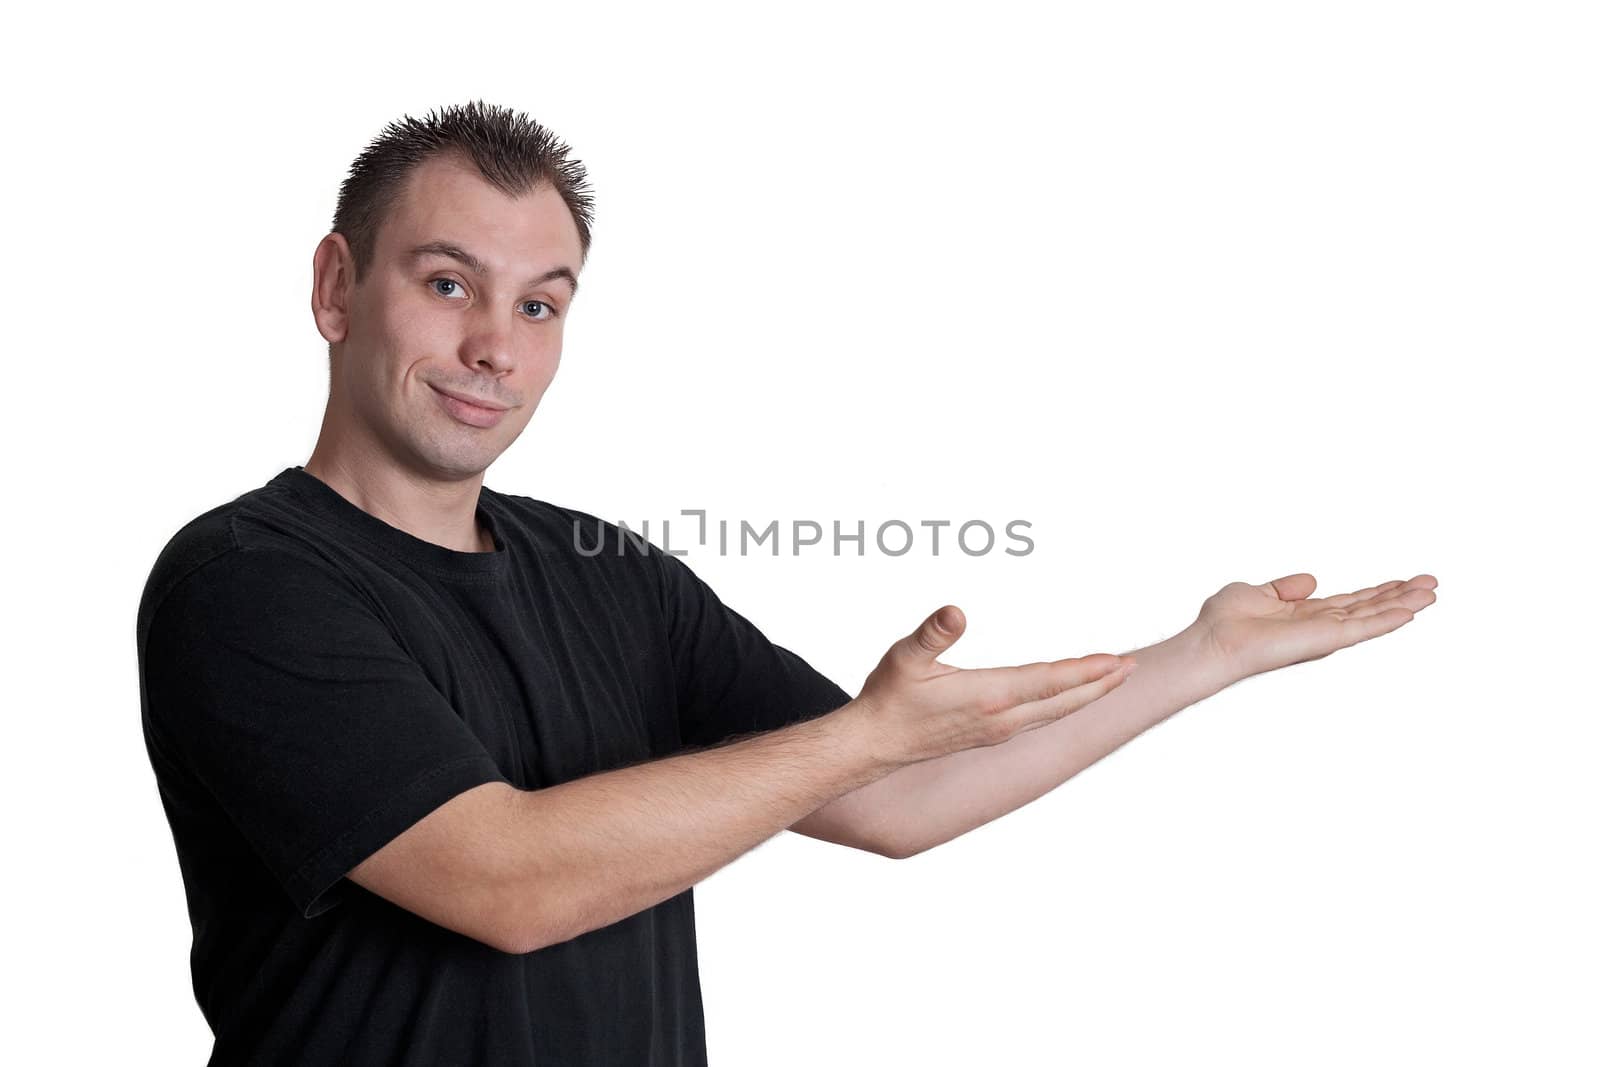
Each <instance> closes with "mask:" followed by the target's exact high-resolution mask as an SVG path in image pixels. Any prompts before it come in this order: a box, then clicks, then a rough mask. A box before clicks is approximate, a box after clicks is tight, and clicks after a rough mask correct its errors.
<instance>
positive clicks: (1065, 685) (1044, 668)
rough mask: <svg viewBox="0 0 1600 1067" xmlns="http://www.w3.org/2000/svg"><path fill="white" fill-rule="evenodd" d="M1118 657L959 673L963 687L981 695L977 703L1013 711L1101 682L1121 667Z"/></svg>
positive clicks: (1103, 654) (1099, 655)
mask: <svg viewBox="0 0 1600 1067" xmlns="http://www.w3.org/2000/svg"><path fill="white" fill-rule="evenodd" d="M1123 662H1124V661H1123V659H1122V657H1120V656H1113V655H1111V654H1110V653H1109V652H1097V653H1095V654H1093V655H1090V656H1082V657H1079V658H1077V659H1058V660H1050V661H1048V662H1044V663H1024V664H1021V665H1020V666H1016V667H979V668H974V669H972V670H965V671H962V672H961V680H962V682H963V684H965V685H969V686H971V687H972V688H973V690H974V692H975V694H981V696H980V697H979V702H980V703H983V704H987V705H990V706H994V707H1002V708H1012V707H1016V706H1017V705H1018V704H1025V703H1027V702H1029V701H1033V700H1047V699H1049V698H1050V697H1053V696H1056V695H1058V694H1060V693H1063V692H1065V691H1067V690H1069V689H1073V688H1075V687H1077V686H1080V685H1083V684H1084V683H1085V682H1092V681H1094V680H1095V679H1097V678H1101V677H1103V676H1105V675H1107V674H1109V673H1111V672H1112V671H1114V670H1116V669H1117V668H1118V667H1119V666H1121V665H1122V663H1123Z"/></svg>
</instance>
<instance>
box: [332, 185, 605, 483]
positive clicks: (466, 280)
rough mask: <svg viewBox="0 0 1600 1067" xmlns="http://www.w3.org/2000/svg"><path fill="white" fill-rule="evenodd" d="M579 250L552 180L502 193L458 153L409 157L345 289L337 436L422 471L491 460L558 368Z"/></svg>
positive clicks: (457, 470)
mask: <svg viewBox="0 0 1600 1067" xmlns="http://www.w3.org/2000/svg"><path fill="white" fill-rule="evenodd" d="M450 249H454V250H456V251H457V253H458V255H452V254H451V251H450ZM460 255H464V256H466V257H470V258H471V259H472V260H474V261H475V263H468V262H463V261H462V259H461V258H459V256H460ZM581 256H582V245H581V243H580V240H579V236H578V227H577V224H576V223H575V222H574V221H573V218H572V214H571V212H570V211H569V210H568V208H567V205H566V203H565V202H564V201H563V200H562V199H561V196H560V194H559V193H557V192H556V191H555V190H554V189H553V188H551V187H550V186H548V185H540V186H539V187H537V188H536V189H535V190H533V191H532V192H530V193H528V194H527V195H525V196H522V197H518V198H511V197H507V196H506V195H505V194H503V193H501V192H500V191H499V190H498V189H496V188H494V187H493V186H492V185H489V184H488V183H487V182H485V181H484V180H483V179H482V178H481V177H479V176H478V174H477V172H476V171H475V170H473V169H471V167H470V165H467V164H462V163H458V162H456V161H454V160H451V159H443V158H435V159H430V160H428V161H427V162H425V163H423V164H421V165H420V166H419V167H417V168H416V170H414V171H413V172H412V174H411V175H410V178H409V181H408V183H407V185H406V188H405V190H404V191H403V193H402V195H401V196H400V198H399V200H398V201H397V203H396V204H395V206H394V208H393V209H392V210H391V212H390V214H389V215H388V216H387V217H386V218H385V219H384V220H383V223H382V224H381V226H380V227H379V232H378V240H377V247H376V249H375V252H374V256H373V262H372V264H371V266H370V268H369V271H368V273H367V275H366V277H364V278H363V279H362V281H361V284H360V285H359V286H356V287H355V288H354V289H353V290H352V291H351V292H350V296H349V317H348V321H347V332H346V333H345V336H344V338H343V340H342V342H341V346H342V347H341V348H340V349H339V350H338V352H337V356H338V359H336V361H335V366H334V374H335V376H336V379H337V382H336V385H335V388H334V391H333V392H334V397H335V404H336V411H335V417H337V418H339V419H342V420H350V422H351V423H352V424H351V425H347V426H345V427H344V431H345V432H344V433H343V434H341V437H342V438H343V439H345V440H346V441H347V442H349V443H352V444H355V445H356V447H359V448H361V449H363V450H366V449H370V448H377V449H379V450H381V452H382V453H383V455H382V456H372V457H368V458H370V459H371V460H373V461H384V460H387V461H390V462H397V463H399V464H400V465H401V466H404V467H407V468H411V469H413V470H416V471H417V472H419V473H421V474H423V475H424V476H426V477H432V478H439V479H446V480H451V479H460V478H465V477H471V476H473V475H477V474H480V473H481V472H482V471H484V470H485V469H486V468H488V466H489V464H490V463H492V462H493V461H494V460H495V458H496V457H498V456H499V455H500V453H502V452H504V451H505V450H506V449H507V448H509V447H510V445H511V442H513V441H515V440H516V439H517V436H518V435H519V434H521V433H522V430H523V428H524V427H525V426H527V425H528V420H529V419H530V418H531V417H532V416H533V412H534V409H535V408H537V407H538V405H539V400H540V398H541V397H542V396H543V395H544V391H545V389H546V388H547V387H548V386H549V384H550V381H551V379H553V378H554V377H555V373H556V367H557V366H558V365H559V364H560V362H561V332H562V327H563V326H564V324H565V322H566V315H567V313H568V311H569V310H570V307H571V303H572V296H573V292H574V288H575V284H576V283H575V281H574V280H572V279H569V277H568V276H567V275H569V274H570V275H576V273H577V272H578V271H579V270H580V269H581V267H582V259H581ZM450 393H453V394H455V395H456V396H458V397H462V398H468V399H476V400H479V401H481V402H482V403H483V404H487V405H492V406H495V407H500V408H504V409H505V410H503V411H489V410H485V409H484V408H483V407H477V406H469V405H467V404H463V403H461V402H460V401H458V400H455V399H451V398H450V397H449V396H447V395H446V394H450Z"/></svg>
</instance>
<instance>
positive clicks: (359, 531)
mask: <svg viewBox="0 0 1600 1067" xmlns="http://www.w3.org/2000/svg"><path fill="white" fill-rule="evenodd" d="M477 516H478V521H479V522H480V523H481V524H482V525H483V526H484V528H486V529H487V530H489V531H490V532H491V533H492V534H493V538H494V543H495V550H494V551H492V552H458V551H455V550H453V549H449V548H445V547H444V546H441V545H435V544H432V543H431V542H428V541H424V540H422V539H420V538H417V537H414V536H412V535H411V534H408V533H406V532H405V531H403V530H401V529H399V528H397V527H394V526H390V525H389V524H388V523H386V522H383V521H382V520H380V519H378V518H377V517H376V516H373V515H371V514H369V513H367V512H365V511H363V510H362V509H360V508H358V507H356V506H355V505H354V504H352V503H350V502H349V501H347V500H345V499H344V497H342V496H340V495H339V494H338V493H337V492H335V491H334V490H333V489H332V488H331V487H329V486H328V485H326V484H325V483H323V482H322V481H320V480H319V479H317V478H316V477H315V476H313V475H311V474H310V473H308V472H307V471H305V470H304V469H303V468H302V467H298V466H295V467H289V468H287V469H285V470H284V471H283V472H282V473H280V474H278V475H277V476H276V477H274V478H273V479H272V480H271V481H269V482H268V483H267V484H266V485H264V486H262V487H260V488H258V489H255V490H252V491H250V492H247V493H245V494H243V495H241V496H239V497H238V498H236V499H234V500H233V501H231V502H229V503H227V504H224V505H222V506H220V507H217V508H214V509H212V510H211V511H208V512H206V513H205V514H203V515H200V516H199V517H197V518H196V519H194V520H193V521H191V522H190V523H188V524H187V525H185V526H184V527H183V528H182V529H181V530H179V531H178V533H177V534H175V535H174V536H173V538H172V539H171V541H169V542H168V543H167V545H166V547H165V548H164V549H163V550H162V552H161V554H160V556H159V557H158V559H157V560H156V563H155V566H154V568H153V570H152V572H151V574H150V577H149V581H148V583H147V584H146V586H145V590H144V596H143V599H142V600H141V602H140V605H139V617H138V643H139V671H140V700H141V704H142V707H143V724H144V736H145V741H146V746H147V749H148V752H149V755H150V760H151V764H152V766H153V768H154V770H155V777H156V783H157V786H158V788H159V792H160V798H161V803H162V806H163V808H164V809H165V812H166V815H167V819H168V821H169V822H170V824H171V827H172V834H173V840H174V843H175V845H176V847H177V855H178V862H179V866H180V869H181V871H182V875H183V882H184V889H185V894H186V896H187V900H188V912H189V919H190V923H191V925H192V927H193V931H194V941H193V946H192V950H191V953H190V965H191V969H192V973H193V980H194V993H195V997H196V999H197V1000H198V1002H199V1005H200V1010H201V1012H202V1013H203V1014H204V1016H205V1019H206V1021H207V1023H209V1024H210V1026H211V1029H212V1031H213V1033H214V1034H215V1037H216V1043H215V1046H214V1049H213V1053H212V1058H211V1063H213V1064H223V1063H230V1064H231V1063H246V1062H249V1063H257V1062H260V1063H295V1064H304V1065H313V1064H324V1063H329V1064H331V1063H339V1064H346V1065H356V1064H386V1065H393V1064H444V1063H449V1064H518V1065H532V1064H538V1065H541V1067H552V1065H561V1067H580V1065H587V1064H607V1065H622V1067H632V1065H646V1064H649V1065H655V1067H677V1065H690V1064H704V1063H705V1058H706V1053H705V1029H704V1025H705V1024H704V1017H703V1014H702V1008H701V1000H700V981H699V972H698V966H697V958H696V953H695V931H694V895H693V890H692V889H691V890H685V891H684V892H682V893H680V894H678V895H677V896H675V897H672V898H671V899H668V900H665V901H663V902H661V903H660V904H657V905H656V906H654V907H652V908H648V909H646V910H645V911H642V912H639V913H638V914H635V915H632V916H629V917H628V918H626V919H623V920H621V921H619V922H616V923H612V924H611V925H609V926H605V927H602V928H600V929H597V930H592V931H589V932H588V933H585V934H582V935H580V936H578V937H574V938H572V939H570V940H568V941H564V942H561V943H559V944H555V945H550V946H548V947H546V948H542V949H540V950H538V951H535V952H529V953H525V954H511V953H505V952H501V951H499V950H498V949H495V948H492V947H490V946H488V945H486V944H483V943H482V942H479V941H476V940H474V939H472V938H470V937H467V936H465V935H462V934H458V933H455V932H454V931H451V930H448V929H446V928H444V927H441V926H438V925H436V924H434V923H431V922H429V921H428V920H426V919H423V918H421V917H420V916H417V915H415V914H413V913H411V912H409V911H406V910H405V909H403V908H400V907H399V906H397V905H395V904H392V903H390V902H389V901H387V900H385V899H384V898H382V897H380V896H378V895H376V894H374V893H370V892H368V891H366V890H365V889H362V888H361V887H360V886H358V885H356V884H355V883H354V882H351V881H349V880H348V879H346V878H345V877H344V875H345V874H346V873H347V872H348V871H350V869H351V868H353V867H355V866H356V865H357V864H359V863H360V862H361V861H362V860H364V859H366V858H367V857H368V856H370V855H372V854H373V853H374V852H375V851H377V850H378V849H379V848H380V847H382V846H383V845H384V844H386V843H387V842H389V841H390V840H392V839H393V838H394V837H395V836H396V835H398V834H399V833H400V832H401V831H403V830H405V829H406V828H407V827H409V826H411V825H412V824H413V823H415V822H416V821H417V820H419V819H420V818H422V817H423V816H424V815H427V814H428V813H429V812H431V811H433V810H434V809H435V808H437V807H439V806H440V805H441V804H443V803H444V802H445V801H447V800H449V799H450V798H452V797H454V796H456V795H457V794H459V793H461V792H462V791H464V790H466V789H469V788H471V787H473V786H477V785H481V784H483V783H485V782H491V781H507V782H510V783H512V784H513V785H515V786H518V787H519V788H522V789H539V788H543V787H546V786H551V785H556V784H558V783H560V782H565V781H569V780H571V779H574V778H580V777H583V776H585V775H589V774H593V773H595V772H598V771H604V770H609V769H613V768H616V767H620V766H625V765H629V764H633V763H640V762H644V761H647V760H652V759H657V758H660V757H663V756H667V755H671V754H672V753H674V752H679V751H682V750H684V749H685V748H693V747H701V746H707V745H711V744H715V743H717V742H719V741H722V740H725V739H728V738H730V737H735V736H739V735H744V734H750V733H755V732H759V731H764V730H770V729H775V728H777V727H780V726H784V725H787V724H789V723H793V722H798V721H800V720H802V719H807V718H811V717H814V716H816V715H820V714H823V713H825V712H827V711H831V710H832V709H834V708H837V707H839V706H841V705H843V704H844V703H846V702H848V700H849V699H850V698H849V696H848V695H847V694H846V693H845V692H844V690H842V689H840V688H839V687H838V686H837V685H835V684H834V683H833V682H831V681H829V680H828V679H827V678H826V677H824V676H823V675H821V674H819V673H818V672H817V671H815V670H814V669H812V668H811V667H810V666H809V665H808V664H807V663H806V662H805V661H804V660H803V659H801V658H800V657H799V656H797V655H795V654H794V653H793V652H790V651H789V650H787V649H785V648H782V647H780V646H778V645H775V644H773V643H772V642H771V641H769V640H768V639H767V638H765V637H764V636H763V635H762V634H761V632H760V631H759V630H758V629H757V628H756V627H755V626H754V625H752V624H751V623H750V622H749V621H748V620H747V619H745V618H744V617H743V616H741V615H740V614H738V613H737V612H735V611H733V610H731V609H729V608H728V607H726V606H725V605H723V604H722V602H721V601H720V600H719V599H718V598H717V596H716V594H715V593H713V592H712V591H711V589H710V588H709V587H708V586H707V585H705V584H704V583H703V582H702V581H701V580H700V579H698V578H697V577H696V576H695V575H694V573H693V572H692V571H691V570H690V569H689V567H688V566H687V565H686V564H685V563H684V562H683V561H682V560H681V559H679V558H678V557H676V556H673V555H671V554H668V553H666V552H663V551H662V550H660V549H659V548H657V547H656V546H654V545H651V544H649V543H648V542H645V541H642V540H640V539H638V538H637V537H635V536H633V535H630V534H628V533H627V532H626V531H623V530H622V529H621V528H620V527H618V526H615V525H612V524H610V523H605V522H602V521H601V520H599V519H597V518H596V517H594V516H592V515H589V514H587V513H585V512H581V511H576V510H573V509H569V508H563V507H559V506H557V505H554V504H550V503H546V502H544V501H540V500H536V499H533V498H531V497H525V496H515V495H511V494H506V493H498V492H495V491H493V490H491V489H489V488H487V487H484V488H482V490H481V491H480V494H479V501H478V511H477ZM574 524H576V532H575V525H574ZM597 549H598V551H596V550H597Z"/></svg>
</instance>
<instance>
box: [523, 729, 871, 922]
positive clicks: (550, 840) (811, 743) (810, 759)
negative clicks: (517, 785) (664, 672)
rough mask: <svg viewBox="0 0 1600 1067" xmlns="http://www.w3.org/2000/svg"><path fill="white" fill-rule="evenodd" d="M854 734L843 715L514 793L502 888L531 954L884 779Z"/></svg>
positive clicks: (666, 891) (692, 878)
mask: <svg viewBox="0 0 1600 1067" xmlns="http://www.w3.org/2000/svg"><path fill="white" fill-rule="evenodd" d="M859 725H860V723H859V721H858V713H857V711H856V710H855V708H854V706H853V705H846V706H845V707H844V708H840V709H838V710H836V711H833V712H829V713H828V714H826V715H822V716H819V717H818V718H815V719H811V720H808V721H806V722H801V723H796V724H795V725H793V726H788V727H784V728H782V729H779V730H773V731H770V732H767V733H762V734H758V735H756V736H754V737H751V738H748V739H746V740H742V741H737V742H733V743H726V744H723V745H721V746H718V747H715V748H710V749H704V750H699V751H694V752H687V753H681V754H679V755H675V756H671V757H668V758H665V759H660V760H656V761H653V762H650V763H643V764H636V765H634V766H630V767H623V768H619V769H617V770H613V771H606V772H603V773H600V774H593V775H590V776H588V777H585V778H580V779H576V780H574V781H570V782H563V783H562V784H560V785H556V786H551V787H549V788H545V789H539V790H531V791H523V792H521V793H520V794H519V796H518V797H517V798H516V800H517V805H518V812H517V815H516V818H515V823H514V825H515V831H514V834H513V841H514V847H515V852H516V863H515V865H514V867H513V868H512V870H513V872H514V874H513V884H514V886H515V891H516V894H517V899H518V902H519V903H520V904H522V905H523V906H524V907H525V909H526V914H527V921H526V922H524V923H522V929H524V930H525V931H528V936H529V939H530V940H531V942H532V944H533V947H535V948H539V947H543V946H545V945H550V944H555V943H557V942H561V941H565V940H567V939H569V938H572V937H576V936H578V935H579V934H581V933H585V932H587V931H589V930H594V929H597V928H599V927H602V926H606V925H609V924H610V923H613V922H616V921H618V920H620V919H623V918H625V917H627V916H629V915H633V914H635V913H636V912H640V911H643V910H644V909H646V908H649V907H651V906H653V905H655V904H658V903H660V902H661V901H663V900H666V899H668V898H670V897H673V896H675V895H677V894H678V893H681V892H682V891H683V890H685V889H687V888H689V887H690V886H692V885H694V884H695V883H697V882H699V881H701V880H703V879H705V878H706V877H707V876H709V875H711V874H712V873H713V872H715V871H717V870H718V869H720V868H721V867H723V866H725V865H726V864H728V863H730V862H732V861H733V860H734V859H736V858H737V857H739V856H740V855H742V854H743V853H745V852H747V851H749V850H750V849H752V848H754V847H755V846H756V845H758V844H760V843H761V842H763V841H765V840H767V839H768V838H770V837H772V836H774V835H776V834H777V833H779V832H780V831H782V830H783V829H785V828H786V827H788V826H789V825H791V824H792V823H794V822H796V821H798V820H800V819H801V818H804V817H805V816H806V815H808V814H809V813H811V812H812V811H815V810H816V809H817V808H819V807H821V806H822V805H823V804H826V803H828V802H829V801H831V800H833V799H834V798H835V797H838V796H840V795H842V794H844V793H848V792H850V791H852V790H855V789H857V788H860V787H861V786H863V785H865V784H867V783H869V782H872V781H874V780H876V779H878V778H880V777H882V776H883V775H884V774H887V773H888V772H889V771H890V770H892V769H893V768H894V767H895V766H896V764H892V763H888V762H885V761H883V760H881V759H880V758H878V757H877V756H876V755H875V754H874V753H873V752H872V751H871V750H870V747H869V746H868V745H867V744H866V743H864V740H863V738H862V735H861V732H860V730H859ZM530 951H531V949H530Z"/></svg>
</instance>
